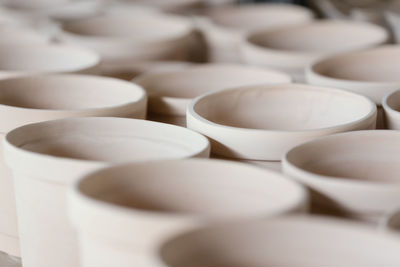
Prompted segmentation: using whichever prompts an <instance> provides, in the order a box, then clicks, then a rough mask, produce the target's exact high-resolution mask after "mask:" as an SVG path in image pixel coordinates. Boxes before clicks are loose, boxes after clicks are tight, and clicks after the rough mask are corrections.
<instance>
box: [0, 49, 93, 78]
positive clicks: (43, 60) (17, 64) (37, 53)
mask: <svg viewBox="0 0 400 267" xmlns="http://www.w3.org/2000/svg"><path fill="white" fill-rule="evenodd" d="M99 64H100V58H99V56H98V55H97V54H96V53H94V52H92V51H90V50H86V49H83V48H78V47H74V46H67V45H53V44H35V45H33V44H28V43H27V44H18V45H15V44H13V45H11V44H8V45H0V79H4V78H8V77H15V76H23V75H32V74H39V73H82V74H96V73H98V71H99Z"/></svg>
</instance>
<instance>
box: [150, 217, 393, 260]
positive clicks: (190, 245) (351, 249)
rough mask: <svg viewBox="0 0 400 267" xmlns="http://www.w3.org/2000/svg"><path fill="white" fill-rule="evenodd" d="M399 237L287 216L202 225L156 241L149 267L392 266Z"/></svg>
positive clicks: (318, 219) (335, 222)
mask: <svg viewBox="0 0 400 267" xmlns="http://www.w3.org/2000/svg"><path fill="white" fill-rule="evenodd" d="M399 249H400V242H399V239H398V238H396V237H393V236H389V235H380V234H379V233H377V232H376V231H374V230H373V229H371V228H370V227H366V226H364V225H360V224H358V223H353V222H346V221H342V220H333V219H327V218H323V217H303V216H297V217H294V216H288V217H283V218H271V219H269V220H265V221H261V220H251V221H244V222H243V221H242V222H234V223H230V224H222V225H221V224H218V225H210V226H207V227H202V228H200V229H196V230H192V231H190V232H186V233H183V234H181V235H179V236H177V237H175V238H173V239H171V240H169V241H168V242H166V243H164V244H163V245H161V247H160V249H159V250H158V251H157V252H155V254H156V255H155V258H156V260H155V264H154V265H153V267H181V266H187V267H195V266H196V267H197V266H285V267H320V266H354V267H366V266H368V267H380V266H388V267H389V266H390V267H395V266H399V264H400V255H399V253H398V251H399Z"/></svg>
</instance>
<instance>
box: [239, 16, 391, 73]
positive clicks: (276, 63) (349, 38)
mask: <svg viewBox="0 0 400 267" xmlns="http://www.w3.org/2000/svg"><path fill="white" fill-rule="evenodd" d="M387 36H388V34H387V33H386V31H385V30H384V29H383V28H380V27H379V26H376V25H372V24H367V23H361V22H351V21H317V22H311V23H308V24H301V25H295V26H288V27H285V28H279V29H276V30H269V31H261V32H256V33H253V34H250V35H249V36H248V37H247V42H246V43H245V44H244V45H243V53H244V54H243V55H244V60H245V62H246V63H248V64H252V65H261V66H267V67H273V68H276V69H280V70H283V71H286V72H288V73H290V74H291V75H293V77H294V78H296V80H297V81H303V80H304V71H305V69H306V67H307V66H308V65H309V64H311V63H312V62H313V61H315V60H317V59H319V58H321V57H323V56H327V55H332V54H335V53H341V52H348V51H354V50H359V49H363V48H368V47H372V46H376V45H379V44H382V43H384V42H385V41H386V40H387Z"/></svg>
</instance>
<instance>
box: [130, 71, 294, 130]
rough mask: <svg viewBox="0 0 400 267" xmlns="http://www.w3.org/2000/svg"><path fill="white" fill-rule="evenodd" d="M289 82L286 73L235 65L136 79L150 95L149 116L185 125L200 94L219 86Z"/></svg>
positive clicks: (171, 72)
mask: <svg viewBox="0 0 400 267" xmlns="http://www.w3.org/2000/svg"><path fill="white" fill-rule="evenodd" d="M290 81H291V78H290V77H289V76H288V75H286V74H285V73H280V72H277V71H273V70H265V69H259V68H255V67H248V66H242V65H234V64H205V65H197V66H193V67H190V68H187V69H186V70H180V71H179V70H178V71H170V72H162V73H160V72H157V73H148V74H144V75H142V76H139V77H137V78H136V79H134V80H133V82H134V83H136V84H138V85H140V86H142V87H143V88H145V89H146V91H147V93H148V95H149V110H148V113H149V119H152V120H155V121H160V122H165V123H172V124H176V125H180V126H185V125H186V117H185V115H186V109H187V106H188V104H189V103H190V101H191V100H192V99H193V98H195V97H197V96H200V95H202V94H206V93H209V92H213V91H217V90H220V89H227V88H234V87H241V86H246V85H260V84H277V83H289V82H290Z"/></svg>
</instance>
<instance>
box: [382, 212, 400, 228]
mask: <svg viewBox="0 0 400 267" xmlns="http://www.w3.org/2000/svg"><path fill="white" fill-rule="evenodd" d="M380 227H381V230H383V231H385V232H397V233H400V210H399V209H398V208H397V209H395V210H393V211H391V212H389V213H387V214H386V216H385V217H384V218H383V219H382V221H381V224H380Z"/></svg>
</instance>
